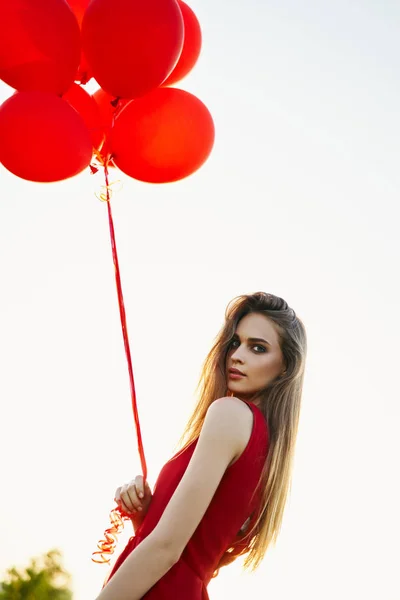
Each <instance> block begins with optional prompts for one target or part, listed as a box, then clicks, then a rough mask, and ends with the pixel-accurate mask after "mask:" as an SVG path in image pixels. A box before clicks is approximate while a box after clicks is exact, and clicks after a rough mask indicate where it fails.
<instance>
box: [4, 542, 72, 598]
mask: <svg viewBox="0 0 400 600" xmlns="http://www.w3.org/2000/svg"><path fill="white" fill-rule="evenodd" d="M70 579H71V576H70V575H69V573H67V572H66V571H65V570H64V568H63V566H62V565H61V552H60V551H59V550H56V549H54V550H50V551H49V552H47V554H45V555H44V556H42V557H41V558H40V559H39V560H37V559H36V558H32V559H31V562H30V565H29V566H28V567H27V568H26V569H24V570H22V571H18V570H17V569H16V568H15V567H11V568H10V569H8V570H7V575H6V579H5V581H2V582H0V600H71V599H72V592H71V591H70V590H69V589H68V585H69V583H70Z"/></svg>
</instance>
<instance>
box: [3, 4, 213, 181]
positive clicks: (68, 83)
mask: <svg viewBox="0 0 400 600" xmlns="http://www.w3.org/2000/svg"><path fill="white" fill-rule="evenodd" d="M0 15H1V17H2V20H1V29H0V78H1V79H2V80H3V81H5V82H6V83H7V84H8V85H10V86H11V87H13V88H15V89H16V90H17V91H16V92H15V93H14V94H13V95H12V96H11V97H10V98H8V99H7V100H6V101H5V102H4V103H3V104H2V106H1V107H0V162H1V163H2V164H3V165H4V166H5V167H6V168H7V169H8V170H9V171H11V172H12V173H14V174H15V175H17V176H19V177H22V178H24V179H28V180H31V181H39V182H44V181H46V182H49V181H60V180H62V179H66V178H68V177H72V176H74V175H76V174H78V173H80V172H81V171H82V170H83V169H85V168H86V167H88V165H89V164H90V163H91V161H92V159H93V155H95V156H97V157H99V158H100V161H103V162H104V163H107V164H108V165H109V166H110V165H111V166H113V165H116V166H117V167H119V168H120V169H121V170H122V171H124V172H125V173H126V174H127V175H130V176H131V177H134V178H135V179H139V180H141V181H147V182H151V183H166V182H171V181H177V180H179V179H182V178H184V177H186V176H188V175H190V174H191V173H193V172H194V171H196V170H197V169H198V168H199V167H200V166H201V165H202V164H203V163H204V162H205V160H206V159H207V157H208V156H209V154H210V152H211V149H212V147H213V143H214V124H213V120H212V117H211V114H210V112H209V111H208V109H207V107H206V106H205V105H204V104H203V103H202V102H201V101H200V100H199V99H198V98H197V97H196V96H194V95H193V94H190V93H188V92H186V91H184V90H181V89H178V88H175V87H168V86H169V85H172V84H174V83H176V82H177V81H179V80H181V79H182V78H183V77H184V76H185V75H187V73H188V72H189V71H190V70H191V69H192V68H193V66H194V65H195V63H196V61H197V58H198V56H199V53H200V49H201V30H200V26H199V22H198V20H197V18H196V16H195V14H194V12H193V11H192V10H191V9H190V8H189V6H188V5H187V4H185V3H184V2H183V1H182V0H129V2H128V1H127V0H90V1H89V0H67V1H65V0H13V1H12V2H10V0H0ZM92 77H93V78H94V79H95V80H96V81H97V83H98V84H99V86H100V89H99V90H98V91H97V92H95V93H94V94H93V95H91V94H89V93H88V92H87V91H86V90H85V89H84V87H83V86H84V85H85V84H86V83H87V82H88V81H89V80H90V79H91V78H92Z"/></svg>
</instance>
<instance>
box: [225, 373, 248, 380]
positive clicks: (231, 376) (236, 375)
mask: <svg viewBox="0 0 400 600" xmlns="http://www.w3.org/2000/svg"><path fill="white" fill-rule="evenodd" d="M229 377H230V378H231V379H242V377H246V375H241V374H240V373H231V372H229Z"/></svg>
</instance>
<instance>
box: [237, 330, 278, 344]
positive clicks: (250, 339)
mask: <svg viewBox="0 0 400 600" xmlns="http://www.w3.org/2000/svg"><path fill="white" fill-rule="evenodd" d="M235 336H236V337H238V338H239V339H240V337H239V336H238V334H237V333H235ZM247 341H248V342H264V343H265V344H268V346H272V344H270V343H269V342H268V341H267V340H264V339H263V338H255V337H251V338H247Z"/></svg>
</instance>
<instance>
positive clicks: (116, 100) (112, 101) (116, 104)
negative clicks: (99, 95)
mask: <svg viewBox="0 0 400 600" xmlns="http://www.w3.org/2000/svg"><path fill="white" fill-rule="evenodd" d="M120 99H121V98H120V96H117V97H116V98H114V100H111V102H110V104H111V106H113V107H114V108H116V107H117V106H118V102H119V101H120Z"/></svg>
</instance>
